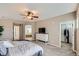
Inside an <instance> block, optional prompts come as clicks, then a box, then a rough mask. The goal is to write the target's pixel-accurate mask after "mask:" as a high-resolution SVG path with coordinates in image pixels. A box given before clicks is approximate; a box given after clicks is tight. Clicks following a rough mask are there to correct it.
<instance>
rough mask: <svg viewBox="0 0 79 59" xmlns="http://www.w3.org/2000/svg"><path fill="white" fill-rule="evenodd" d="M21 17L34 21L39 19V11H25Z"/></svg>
mask: <svg viewBox="0 0 79 59" xmlns="http://www.w3.org/2000/svg"><path fill="white" fill-rule="evenodd" d="M21 15H22V16H23V17H24V18H27V19H30V20H34V19H38V18H39V16H38V12H37V11H31V10H24V11H23V13H21Z"/></svg>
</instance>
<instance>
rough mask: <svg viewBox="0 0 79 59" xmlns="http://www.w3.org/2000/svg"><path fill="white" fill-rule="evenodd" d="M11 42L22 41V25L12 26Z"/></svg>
mask: <svg viewBox="0 0 79 59" xmlns="http://www.w3.org/2000/svg"><path fill="white" fill-rule="evenodd" d="M13 40H23V25H22V24H14V25H13Z"/></svg>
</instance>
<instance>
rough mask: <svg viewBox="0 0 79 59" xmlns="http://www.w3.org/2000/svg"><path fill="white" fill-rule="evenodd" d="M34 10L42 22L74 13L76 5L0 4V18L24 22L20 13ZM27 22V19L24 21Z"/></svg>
mask: <svg viewBox="0 0 79 59" xmlns="http://www.w3.org/2000/svg"><path fill="white" fill-rule="evenodd" d="M27 8H29V9H30V10H36V11H38V12H39V17H40V18H39V19H41V20H44V19H48V18H51V17H55V16H59V15H63V14H67V13H70V12H74V11H76V9H77V4H76V3H24V4H20V3H16V4H15V3H13V4H12V3H9V4H7V3H6V4H5V3H4V4H0V18H1V19H2V18H5V19H14V20H24V18H23V17H22V16H21V15H20V12H21V11H22V10H24V9H27ZM26 20H27V19H26Z"/></svg>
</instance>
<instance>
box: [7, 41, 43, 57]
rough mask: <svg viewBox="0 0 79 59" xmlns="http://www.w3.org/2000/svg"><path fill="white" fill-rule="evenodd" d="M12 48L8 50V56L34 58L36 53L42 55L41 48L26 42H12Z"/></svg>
mask: <svg viewBox="0 0 79 59" xmlns="http://www.w3.org/2000/svg"><path fill="white" fill-rule="evenodd" d="M13 44H14V47H11V48H8V56H34V55H35V54H37V53H38V52H41V54H43V48H42V47H41V46H39V45H37V44H35V43H32V42H28V41H13Z"/></svg>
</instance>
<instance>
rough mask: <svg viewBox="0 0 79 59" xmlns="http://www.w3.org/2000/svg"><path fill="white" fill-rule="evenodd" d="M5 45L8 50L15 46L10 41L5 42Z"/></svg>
mask: <svg viewBox="0 0 79 59" xmlns="http://www.w3.org/2000/svg"><path fill="white" fill-rule="evenodd" d="M3 45H4V47H6V48H9V47H14V45H13V44H12V43H11V42H10V41H3Z"/></svg>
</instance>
